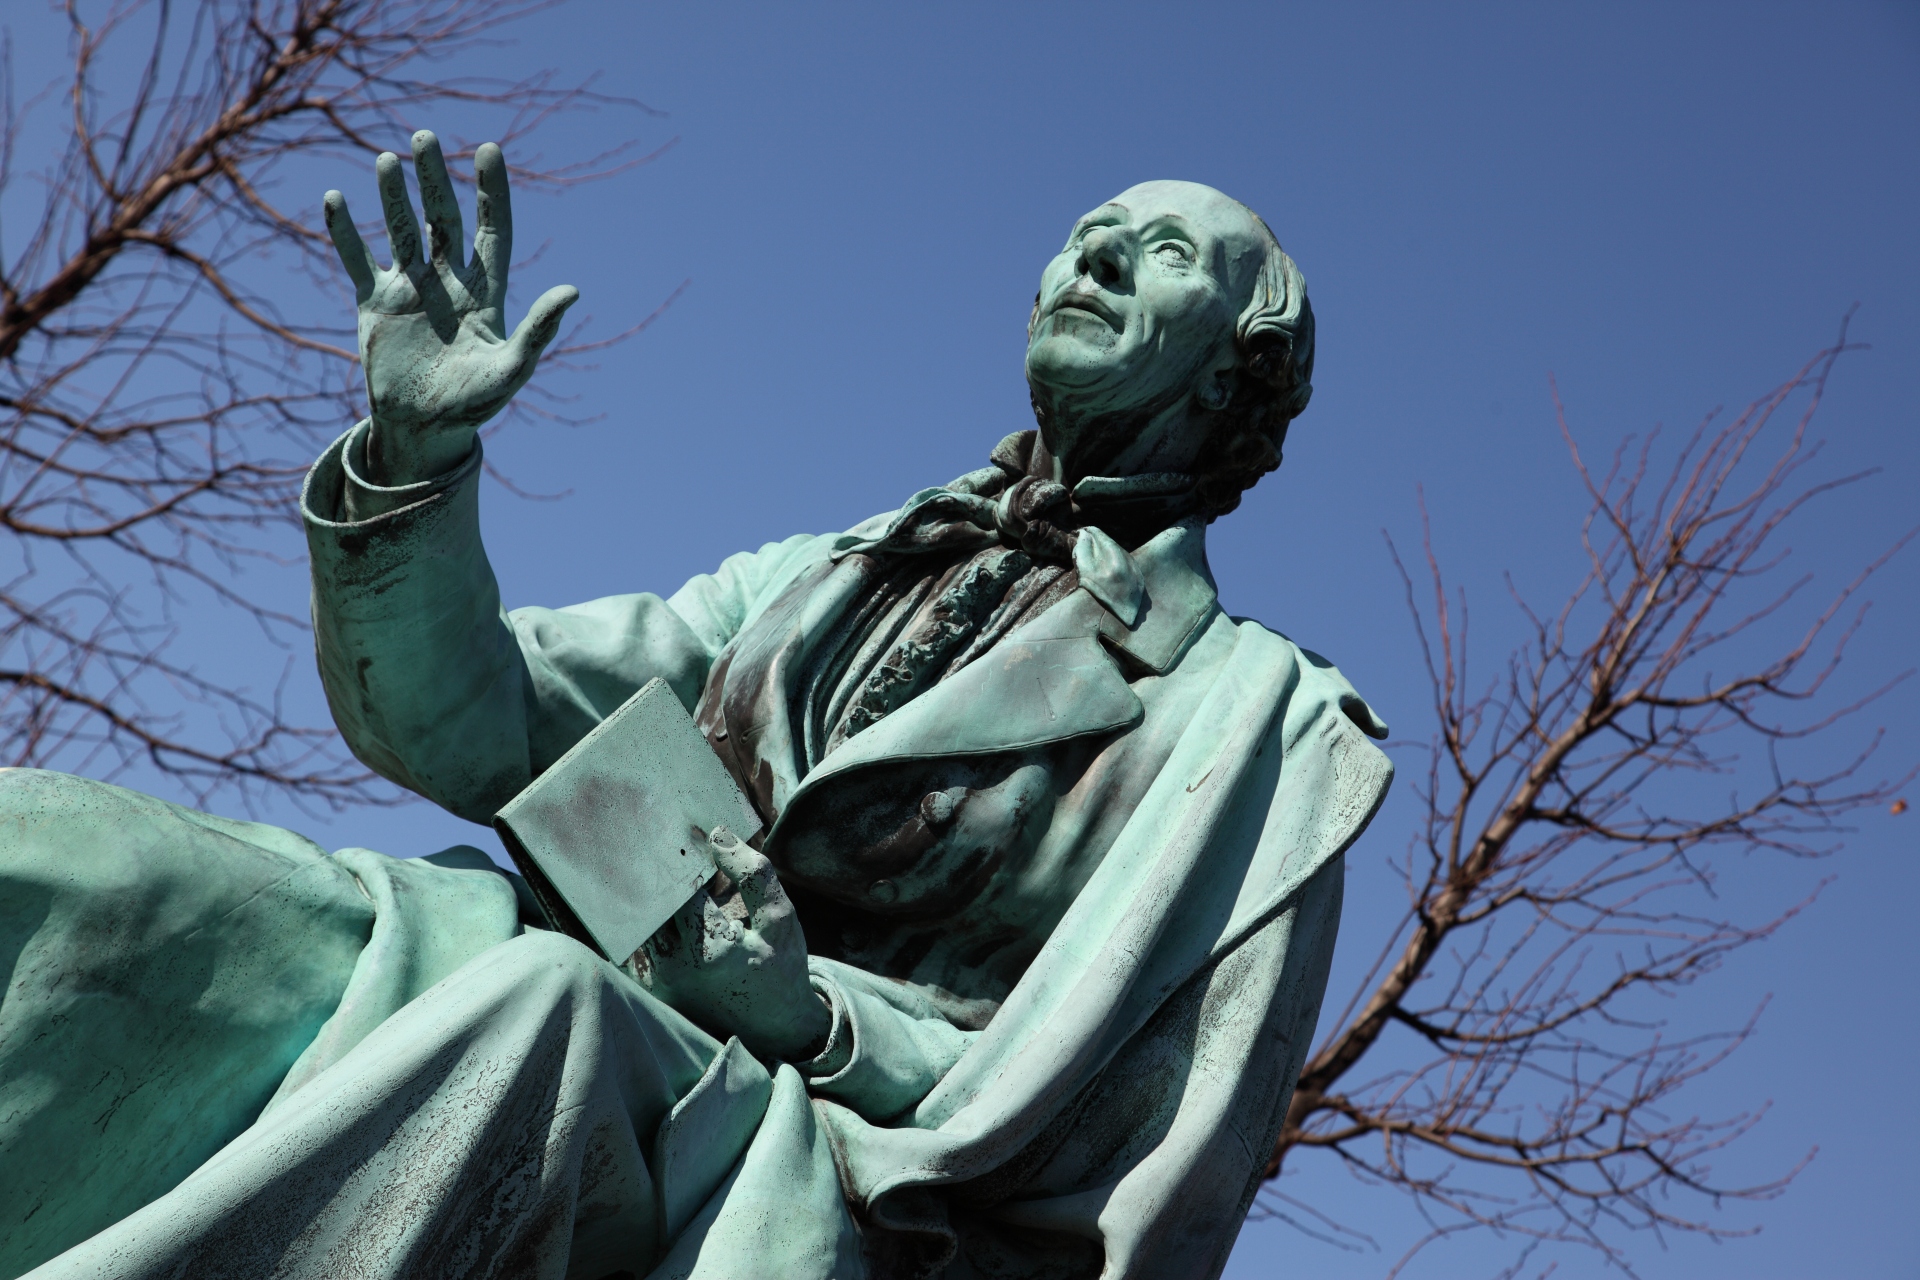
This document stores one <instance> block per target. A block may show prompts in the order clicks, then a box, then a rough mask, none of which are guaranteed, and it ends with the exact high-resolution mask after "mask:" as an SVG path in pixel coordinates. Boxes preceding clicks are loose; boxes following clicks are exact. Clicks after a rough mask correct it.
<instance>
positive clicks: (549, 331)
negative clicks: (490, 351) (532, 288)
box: [507, 284, 580, 389]
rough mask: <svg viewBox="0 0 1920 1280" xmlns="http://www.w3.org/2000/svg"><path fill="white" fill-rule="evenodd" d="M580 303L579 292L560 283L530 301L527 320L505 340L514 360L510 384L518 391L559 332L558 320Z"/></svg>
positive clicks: (568, 285)
mask: <svg viewBox="0 0 1920 1280" xmlns="http://www.w3.org/2000/svg"><path fill="white" fill-rule="evenodd" d="M578 301H580V291H579V290H578V289H576V288H574V287H573V286H572V285H570V284H559V285H555V286H554V287H553V288H551V289H549V290H547V291H546V292H545V293H543V294H541V295H540V296H539V297H538V298H535V299H534V300H533V305H532V306H531V307H529V308H527V316H526V319H524V320H522V321H521V322H520V326H519V327H518V328H516V329H515V330H514V331H513V336H512V337H511V338H508V339H507V346H508V348H509V349H510V351H511V356H512V361H513V385H514V387H515V388H516V389H517V388H519V387H521V386H524V385H525V384H526V381H527V379H528V378H530V377H532V376H533V366H534V365H535V364H537V363H538V362H539V360H540V353H541V352H542V351H545V350H546V349H547V344H548V343H550V342H552V341H553V339H554V335H556V334H558V333H559V332H560V318H561V317H562V316H564V315H566V314H567V308H568V307H570V306H572V305H573V304H574V303H576V302H578Z"/></svg>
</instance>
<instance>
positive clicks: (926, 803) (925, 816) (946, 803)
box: [920, 791, 954, 827]
mask: <svg viewBox="0 0 1920 1280" xmlns="http://www.w3.org/2000/svg"><path fill="white" fill-rule="evenodd" d="M953 808H954V806H953V793H952V792H949V791H929V792H927V794H926V795H924V796H921V797H920V821H922V822H924V823H926V824H927V825H928V826H930V827H944V826H946V825H947V824H948V823H949V822H952V821H953Z"/></svg>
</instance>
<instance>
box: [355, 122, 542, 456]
mask: <svg viewBox="0 0 1920 1280" xmlns="http://www.w3.org/2000/svg"><path fill="white" fill-rule="evenodd" d="M413 161H414V170H415V172H416V173H417V175H418V177H419V181H420V204H421V207H422V209H423V210H424V211H425V213H426V217H427V244H426V247H425V252H424V253H423V252H422V246H421V242H420V225H419V223H417V222H416V221H415V220H414V216H413V204H412V202H411V201H410V200H409V199H408V197H407V179H406V174H405V173H404V171H403V170H402V167H401V164H400V157H398V156H396V155H394V154H393V153H392V152H390V151H389V152H385V153H383V154H382V155H381V156H380V159H379V161H378V162H377V163H376V164H375V172H376V173H377V175H378V177H379V183H380V202H381V205H382V206H383V209H384V212H385V214H386V222H387V240H388V243H389V244H390V245H391V246H392V249H393V265H392V266H391V267H388V268H384V269H383V268H381V267H380V266H379V265H378V264H377V263H375V262H374V260H373V254H372V253H370V252H369V251H368V250H367V246H366V244H365V242H363V241H362V240H361V239H360V233H359V232H358V231H356V230H355V229H354V226H353V218H352V216H351V215H349V214H348V212H347V200H346V197H345V196H343V195H341V194H340V193H339V192H338V191H329V192H327V198H326V219H327V231H328V232H329V233H330V234H331V235H332V236H333V245H334V248H335V249H337V250H338V251H339V253H340V261H341V262H342V263H344V264H345V266H346V268H347V274H348V275H349V276H351V277H352V278H353V289H354V298H355V301H356V302H357V304H358V309H359V317H360V364H361V369H362V371H363V372H364V373H365V374H366V379H367V399H368V401H369V403H370V404H371V405H372V408H373V431H372V436H371V438H370V439H369V441H368V447H367V460H366V464H367V467H368V469H369V470H370V471H371V472H372V474H371V475H369V476H368V477H367V478H368V479H369V480H372V481H373V482H375V483H376V484H386V485H401V484H409V483H412V482H414V481H417V480H425V479H428V478H430V477H432V476H436V475H439V474H441V473H442V472H445V471H448V470H450V469H452V468H453V467H456V466H458V465H459V464H460V463H461V462H462V461H463V460H464V459H465V458H466V456H467V454H468V453H469V452H470V451H471V450H472V448H473V436H474V432H476V431H478V430H479V428H480V426H481V424H482V423H484V422H486V420H487V419H488V418H491V417H492V416H493V415H494V414H496V413H498V412H500V410H501V409H503V408H504V407H506V403H507V401H509V400H511V399H512V398H513V394H514V393H515V392H516V391H518V390H520V388H521V387H523V386H525V385H526V383H527V379H528V378H530V377H532V376H533V370H534V366H535V365H536V364H537V363H538V362H539V359H540V353H541V351H543V350H544V349H545V348H546V346H547V344H548V343H549V342H551V341H553V337H554V334H556V333H557V332H559V329H560V317H561V316H562V315H564V314H565V313H566V310H567V308H568V307H570V306H572V305H573V304H574V302H575V301H577V300H578V299H579V297H580V291H579V290H577V289H575V288H574V287H573V286H572V285H559V286H557V287H555V288H552V289H549V290H547V291H546V292H545V293H543V294H541V295H540V297H539V298H537V299H536V300H535V301H534V304H533V306H532V307H530V308H529V309H528V310H527V314H526V318H525V319H523V320H521V322H520V324H519V327H518V328H516V329H515V330H514V331H513V336H512V337H508V336H506V324H505V313H506V301H507V264H508V262H509V261H511V259H512V257H513V207H512V203H511V201H510V199H509V197H508V193H507V164H506V160H505V159H504V158H503V157H502V156H501V154H500V148H499V147H497V146H495V145H494V144H493V143H491V142H489V143H486V144H484V145H483V146H481V148H480V149H479V151H478V152H477V153H476V154H475V156H474V158H473V167H474V172H475V174H476V176H477V177H478V178H479V188H480V190H479V196H478V198H477V199H476V200H475V202H474V215H475V223H476V226H475V229H474V233H473V257H472V259H471V260H468V261H465V262H463V261H461V260H460V258H461V253H462V251H463V249H464V246H465V243H466V240H465V235H466V233H465V229H464V227H463V226H462V225H461V221H460V205H459V202H458V201H457V200H455V199H454V193H453V182H452V179H451V178H450V177H449V176H448V174H447V162H446V158H445V157H444V156H443V155H442V154H441V152H440V142H439V139H437V138H435V137H434V136H433V134H431V133H429V132H428V131H426V130H425V129H422V130H421V131H420V132H418V133H416V134H414V135H413Z"/></svg>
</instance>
